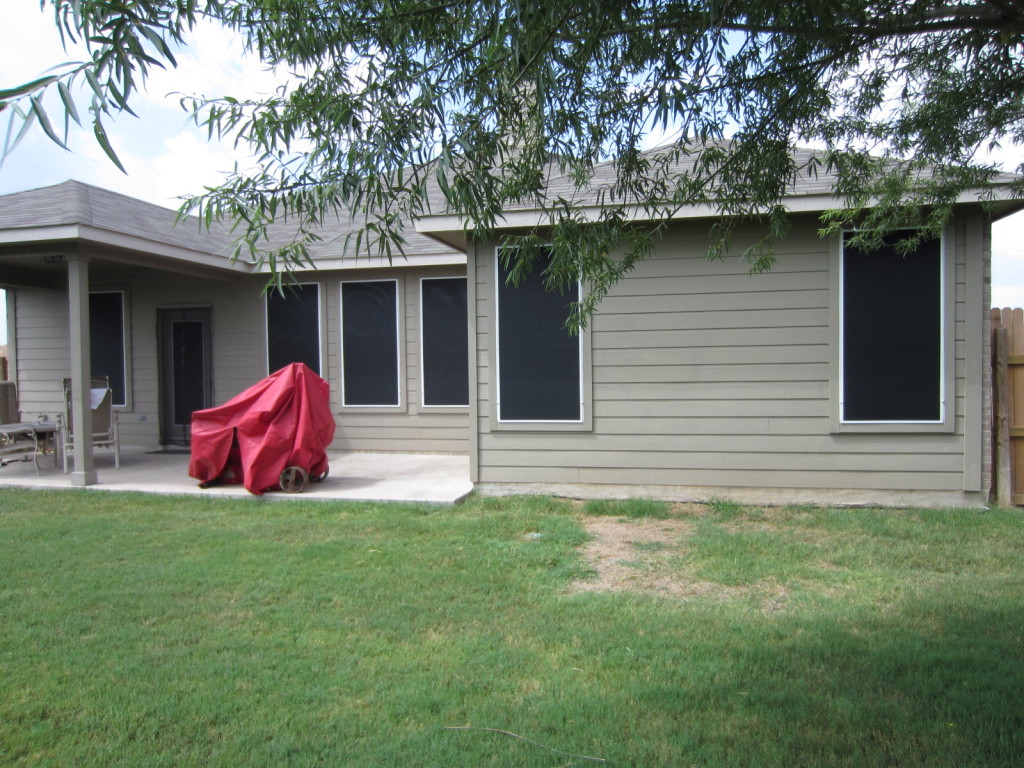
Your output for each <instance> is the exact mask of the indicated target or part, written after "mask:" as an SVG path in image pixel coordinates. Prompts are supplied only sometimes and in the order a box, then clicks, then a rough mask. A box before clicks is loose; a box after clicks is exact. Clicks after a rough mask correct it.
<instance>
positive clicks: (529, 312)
mask: <svg viewBox="0 0 1024 768" xmlns="http://www.w3.org/2000/svg"><path fill="white" fill-rule="evenodd" d="M501 261H502V259H501V256H500V252H499V255H498V258H497V262H498V264H497V268H496V269H497V305H498V311H497V315H498V317H497V337H498V338H497V347H498V349H497V367H498V395H497V400H498V408H497V410H498V421H499V422H515V421H520V422H569V423H582V422H583V420H584V419H583V376H582V372H583V364H582V353H583V346H582V335H579V336H573V335H571V334H570V333H569V331H568V330H567V329H566V327H565V323H566V320H567V319H568V318H569V314H570V311H571V304H572V303H573V302H576V301H579V298H580V288H579V286H578V285H576V286H573V287H572V288H571V289H569V290H567V291H565V292H561V293H560V292H558V291H547V290H545V289H544V284H543V279H542V277H541V274H542V272H543V268H544V265H543V264H537V265H534V271H533V273H532V274H530V275H527V276H526V277H525V278H524V279H523V281H522V282H521V283H520V284H519V285H518V286H511V285H509V284H507V280H508V270H507V269H506V268H505V267H504V265H502V263H501Z"/></svg>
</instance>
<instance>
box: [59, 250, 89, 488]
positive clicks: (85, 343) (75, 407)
mask: <svg viewBox="0 0 1024 768" xmlns="http://www.w3.org/2000/svg"><path fill="white" fill-rule="evenodd" d="M68 318H69V320H70V329H71V335H70V340H71V393H72V404H71V405H72V407H71V411H72V413H71V420H72V424H71V425H70V426H71V433H72V434H73V435H74V436H75V448H74V467H75V468H74V471H73V472H72V473H71V484H72V485H92V484H94V483H95V482H96V480H97V476H96V469H95V468H94V466H93V460H92V440H90V439H89V436H90V435H92V408H91V405H92V404H91V402H90V397H89V394H90V393H89V385H90V383H91V381H92V361H91V359H90V355H89V259H88V257H86V256H80V255H78V254H73V255H70V256H69V258H68ZM67 460H68V457H67V456H65V457H64V461H67Z"/></svg>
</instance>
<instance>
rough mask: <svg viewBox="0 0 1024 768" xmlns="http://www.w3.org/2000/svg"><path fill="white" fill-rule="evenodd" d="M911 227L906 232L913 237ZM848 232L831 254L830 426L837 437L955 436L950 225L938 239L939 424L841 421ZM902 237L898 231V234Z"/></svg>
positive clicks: (953, 239)
mask: <svg viewBox="0 0 1024 768" xmlns="http://www.w3.org/2000/svg"><path fill="white" fill-rule="evenodd" d="M911 229H914V228H912V227H903V228H902V231H909V230H911ZM855 231H856V230H852V229H851V230H844V231H842V232H840V233H838V234H837V235H835V236H834V237H833V238H832V243H831V248H830V249H829V250H830V270H829V272H830V284H829V298H830V301H829V305H830V307H831V311H830V316H831V320H832V331H831V344H830V347H831V350H832V352H831V355H830V366H829V367H830V377H829V378H830V381H831V385H832V392H831V401H832V402H831V407H830V409H829V410H830V421H831V431H832V432H833V433H848V434H856V433H866V434H872V433H874V434H880V433H929V432H931V433H951V432H953V431H954V430H955V422H956V325H955V318H956V261H955V256H956V254H955V243H956V237H955V234H956V233H955V230H954V228H953V225H952V224H948V225H947V226H946V227H945V228H944V230H943V232H942V235H941V236H940V238H939V285H940V289H939V290H940V292H941V294H940V300H939V325H940V331H939V332H940V334H941V336H942V338H941V342H940V358H939V376H940V380H939V418H938V419H937V420H935V421H909V420H908V421H846V420H845V419H844V418H843V391H844V387H843V383H844V379H843V376H844V371H843V365H844V363H843V350H844V341H845V336H844V332H843V309H844V301H845V295H844V285H843V259H844V256H845V254H844V251H845V247H844V242H845V237H846V234H847V233H848V232H855ZM897 231H900V230H897Z"/></svg>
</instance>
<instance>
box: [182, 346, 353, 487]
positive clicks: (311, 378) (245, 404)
mask: <svg viewBox="0 0 1024 768" xmlns="http://www.w3.org/2000/svg"><path fill="white" fill-rule="evenodd" d="M329 393H330V390H329V388H328V385H327V382H326V381H324V380H323V379H321V378H320V377H319V376H317V375H316V374H315V373H313V371H311V370H310V369H309V368H308V367H306V366H305V365H304V364H303V363H292V364H291V365H287V366H285V367H284V368H282V369H281V370H279V371H277V372H276V373H273V374H271V375H270V376H268V377H267V378H265V379H263V381H261V382H259V383H258V384H254V385H253V386H251V387H249V388H248V389H247V390H245V391H244V392H242V393H241V394H238V395H236V396H235V397H233V398H231V399H230V400H228V401H227V402H226V403H224V405H221V406H218V407H217V408H207V409H206V410H202V411H195V412H194V413H193V414H192V461H191V462H190V463H189V465H188V474H189V477H194V478H196V479H197V480H199V481H200V482H202V483H210V482H214V481H219V482H223V483H244V484H245V487H246V489H247V490H248V491H249V492H250V493H255V494H257V495H259V494H262V493H263V492H264V491H267V490H270V489H272V488H276V487H277V485H278V478H280V476H281V472H282V470H284V469H285V467H291V466H295V467H302V468H303V469H304V470H306V471H307V472H309V474H310V476H312V477H317V476H320V475H323V474H324V473H325V472H326V471H327V446H328V445H330V443H331V440H333V439H334V428H335V424H334V415H333V414H332V413H331V407H330V396H329Z"/></svg>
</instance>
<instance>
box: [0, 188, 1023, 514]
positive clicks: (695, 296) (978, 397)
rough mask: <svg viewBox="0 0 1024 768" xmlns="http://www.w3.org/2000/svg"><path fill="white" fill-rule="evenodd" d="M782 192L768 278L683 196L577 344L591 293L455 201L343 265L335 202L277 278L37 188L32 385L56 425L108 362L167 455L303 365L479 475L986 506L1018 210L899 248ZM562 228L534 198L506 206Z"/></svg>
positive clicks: (13, 222)
mask: <svg viewBox="0 0 1024 768" xmlns="http://www.w3.org/2000/svg"><path fill="white" fill-rule="evenodd" d="M787 205H788V208H789V210H790V211H791V212H792V214H793V217H794V219H793V220H794V226H793V227H792V233H791V235H790V236H789V237H788V238H787V239H786V241H785V242H784V243H782V244H781V245H780V246H779V247H778V248H777V257H778V260H777V263H776V265H775V267H774V268H773V269H772V270H771V271H769V272H767V273H763V274H751V273H750V272H749V270H748V267H747V264H746V262H744V261H742V260H740V259H733V260H729V259H725V260H721V261H709V260H708V259H707V258H706V257H705V253H706V246H707V243H708V229H709V224H710V223H712V222H713V221H714V216H715V213H714V211H713V210H710V209H707V208H700V207H694V208H689V209H683V210H681V211H679V212H678V213H677V214H676V216H675V219H674V224H673V227H672V228H671V231H670V232H669V233H668V235H667V236H666V237H665V238H664V239H663V240H662V241H661V242H659V244H658V245H657V247H656V251H655V253H654V254H653V255H652V256H651V257H650V258H648V259H646V260H645V261H643V262H641V263H640V265H639V266H638V267H637V268H636V269H635V270H634V271H633V272H631V273H630V274H629V275H628V276H627V277H626V278H624V279H623V280H622V281H621V282H620V283H619V284H618V285H617V286H615V288H614V289H613V291H612V292H611V294H610V295H609V296H608V297H607V298H606V299H605V300H604V301H603V303H602V304H601V305H600V306H599V309H598V312H597V313H596V314H595V316H594V317H593V318H592V319H591V322H590V323H589V325H588V327H587V329H586V330H585V331H584V332H583V333H582V334H580V335H577V336H573V335H570V334H568V333H567V332H566V331H565V329H564V327H563V325H564V322H565V320H566V317H567V313H568V307H567V304H568V302H570V301H572V300H574V299H575V298H577V296H578V293H577V295H568V296H566V295H559V294H557V293H546V292H544V291H543V290H542V289H541V288H540V284H539V280H533V281H531V280H530V279H528V280H526V281H525V282H524V283H523V284H521V285H520V286H518V287H516V288H512V287H510V286H508V285H507V284H506V282H505V280H504V273H503V268H502V266H501V264H500V261H499V259H498V258H497V251H498V243H497V241H496V240H495V241H493V242H481V241H480V240H479V239H478V238H472V237H468V236H467V234H466V231H465V226H464V222H463V221H462V220H461V218H460V217H459V216H457V215H454V214H452V215H444V214H442V215H435V216H428V217H424V218H423V219H421V220H420V221H418V222H417V225H416V230H417V231H416V232H409V233H407V235H406V238H407V242H408V245H407V247H406V254H407V255H406V258H404V259H396V260H395V261H394V263H392V264H388V263H387V262H386V261H379V260H372V259H366V258H345V259H344V260H343V259H342V258H341V244H340V239H341V238H342V237H343V236H344V234H345V233H346V232H347V231H349V230H348V227H349V226H350V224H348V223H347V222H345V221H342V220H339V221H338V222H337V223H336V224H335V225H334V226H332V227H326V228H325V231H324V232H323V235H324V237H323V241H322V242H320V243H318V244H317V246H316V248H317V250H316V251H315V252H314V253H313V256H314V259H315V262H316V265H317V269H316V270H310V271H307V272H301V273H296V275H295V279H296V280H297V282H298V283H299V286H298V287H297V288H295V289H293V290H290V291H288V292H287V293H286V295H285V296H283V297H282V296H280V295H277V294H274V293H270V294H265V293H264V292H263V288H264V286H265V284H266V275H265V274H260V273H259V272H258V270H257V269H256V268H255V267H254V266H253V265H252V264H248V263H240V262H231V261H230V260H229V259H228V258H226V257H225V256H224V254H225V253H227V252H228V251H229V243H230V236H229V235H228V234H227V233H225V232H218V231H213V232H209V231H205V230H202V229H201V228H200V227H199V226H198V225H197V224H196V223H194V222H187V221H186V222H185V223H182V224H178V225H177V226H175V225H174V219H175V214H174V213H172V212H170V211H167V210H165V209H162V208H159V207H157V206H153V205H150V204H147V203H144V202H141V201H138V200H135V199H132V198H128V197H125V196H122V195H118V194H114V193H111V192H108V191H105V190H101V189H97V188H95V187H90V186H87V185H84V184H80V183H78V182H66V183H64V184H60V185H57V186H54V187H48V188H45V189H38V190H32V191H27V192H19V193H15V194H11V195H6V196H3V197H0V287H4V288H7V289H8V291H9V293H8V296H9V306H8V327H9V335H10V340H11V349H12V370H13V374H12V377H14V378H16V380H17V382H18V385H19V388H20V392H21V407H22V409H23V410H24V411H26V412H27V414H28V415H30V416H32V417H33V418H38V417H46V418H48V419H51V420H52V419H53V416H54V414H55V413H56V412H57V411H58V409H59V408H60V407H61V388H60V387H61V385H60V381H61V379H62V377H65V376H69V375H71V376H75V377H76V380H81V381H85V380H87V379H88V376H89V375H90V374H93V375H95V374H100V375H106V376H109V377H110V380H111V386H112V388H113V390H114V397H115V404H116V407H117V408H118V410H119V411H120V424H121V433H122V441H123V442H126V443H128V444H137V445H145V446H154V447H157V446H170V445H183V444H187V443H188V440H189V435H188V425H189V415H190V413H191V412H192V410H195V409H197V408H201V407H207V406H212V405H216V404H220V403H222V402H224V401H225V400H227V399H228V398H230V397H231V396H233V395H234V394H236V393H237V392H238V391H240V390H241V389H243V388H245V387H246V386H248V385H250V384H252V383H253V382H254V381H256V380H258V379H259V378H262V377H263V376H265V375H267V374H268V373H269V372H271V371H273V370H276V368H277V367H279V366H281V365H283V364H285V363H288V362H292V361H294V360H301V361H303V362H306V363H307V364H309V365H310V366H311V367H313V368H314V369H315V370H317V371H318V372H319V373H320V374H321V375H322V376H323V377H324V378H326V379H327V380H328V382H329V383H330V385H331V392H332V399H333V402H332V406H333V409H334V413H335V416H336V419H337V425H338V429H337V436H336V439H335V443H334V444H333V446H332V448H333V449H335V450H347V451H382V452H388V451H395V452H428V453H430V452H435V453H468V454H469V457H470V466H471V480H472V481H473V483H474V484H475V486H476V488H477V489H478V490H479V491H480V492H483V493H490V494H506V493H520V492H526V493H541V492H543V493H555V494H564V495H571V496H581V497H627V496H644V497H653V498H666V499H707V498H709V497H720V498H730V499H734V500H737V501H745V502H757V503H774V502H777V503H790V502H805V503H816V502H820V503H880V504H924V505H970V506H981V505H984V504H985V503H987V501H988V498H989V489H990V486H991V474H992V473H991V464H992V451H991V421H992V419H991V394H990V392H991V384H990V378H991V377H990V333H989V321H988V308H989V295H990V266H991V259H990V250H991V248H990V226H991V221H992V220H993V219H994V218H998V217H999V216H1002V215H1007V214H1009V213H1011V212H1014V211H1016V210H1019V209H1020V208H1021V207H1024V204H1022V203H1020V202H1017V201H1011V200H1006V201H1002V202H996V203H994V204H993V205H991V206H990V207H989V208H987V209H983V208H982V206H981V205H980V204H979V203H978V201H977V197H976V196H975V197H971V196H970V195H965V196H964V198H963V200H962V204H961V205H959V206H958V207H957V209H956V215H955V217H954V220H953V221H952V222H951V223H950V224H949V226H948V227H947V229H946V232H945V234H944V235H943V237H942V238H940V239H939V240H936V241H931V242H926V243H923V244H922V245H921V246H920V247H919V248H918V250H917V252H915V253H914V254H911V255H910V256H907V257H899V258H894V257H893V252H892V249H882V250H881V251H875V252H872V253H860V252H857V251H856V250H855V249H853V248H852V247H851V246H850V245H848V243H847V237H845V236H843V237H839V236H837V237H834V238H825V239H823V238H821V237H819V236H818V234H817V230H818V226H819V221H818V216H819V214H820V212H821V211H823V210H825V209H828V208H831V207H834V206H835V205H836V200H835V199H834V198H833V197H832V195H831V192H830V183H829V179H828V178H826V177H824V176H822V178H807V179H804V180H801V181H800V182H799V183H798V185H797V187H796V188H794V189H793V191H792V194H791V195H790V196H789V197H788V199H787ZM437 209H438V210H440V209H441V208H440V206H439V207H438V208H437ZM542 224H543V219H542V218H541V214H540V212H539V211H537V210H533V209H531V208H529V207H528V206H522V207H519V208H515V209H510V210H509V211H508V212H507V214H506V216H505V221H504V226H506V227H507V228H508V229H510V230H520V229H523V228H530V227H536V226H538V225H542ZM756 236H758V231H757V229H756V226H755V225H754V224H751V225H750V227H749V230H742V231H740V232H738V233H737V235H736V236H734V241H736V242H737V247H738V248H742V242H741V241H742V240H743V239H744V237H749V238H751V239H753V238H755V237H756ZM576 290H577V292H578V291H582V290H584V287H583V286H579V287H577V289H576ZM570 293H571V292H570ZM85 361H88V362H85ZM87 462H88V459H87V458H83V459H81V460H79V464H80V465H81V466H82V470H81V471H79V469H78V467H76V471H75V473H73V475H72V477H73V482H77V483H80V484H87V483H89V482H92V481H93V479H94V477H93V476H90V472H91V465H89V464H87ZM335 471H339V472H343V471H344V470H343V468H341V467H338V468H336V470H335Z"/></svg>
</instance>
